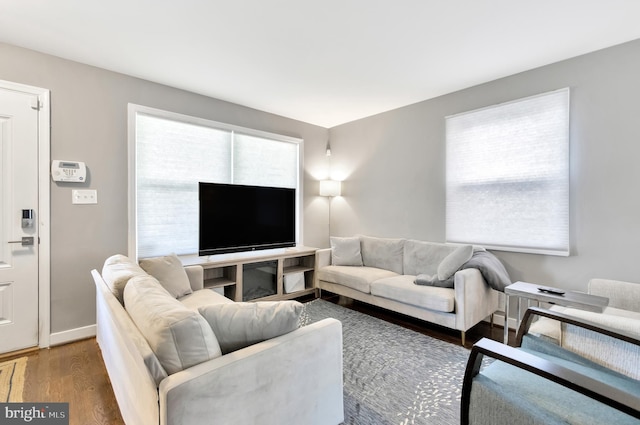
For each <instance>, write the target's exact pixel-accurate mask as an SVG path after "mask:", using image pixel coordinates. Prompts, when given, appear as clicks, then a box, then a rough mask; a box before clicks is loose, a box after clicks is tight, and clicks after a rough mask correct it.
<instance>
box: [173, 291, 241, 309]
mask: <svg viewBox="0 0 640 425" xmlns="http://www.w3.org/2000/svg"><path fill="white" fill-rule="evenodd" d="M178 301H180V302H181V303H182V305H184V306H185V307H187V308H189V309H191V310H196V311H197V310H198V309H199V308H200V307H203V306H205V305H209V304H228V303H232V302H233V301H232V300H230V299H229V298H227V297H225V296H224V295H222V294H219V293H217V292H215V291H214V290H212V289H201V290H199V291H193V292H192V293H190V294H189V295H185V296H184V297H181V298H179V299H178Z"/></svg>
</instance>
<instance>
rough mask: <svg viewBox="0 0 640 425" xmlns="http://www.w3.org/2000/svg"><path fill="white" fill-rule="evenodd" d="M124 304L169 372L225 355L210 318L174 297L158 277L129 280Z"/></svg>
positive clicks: (139, 277)
mask: <svg viewBox="0 0 640 425" xmlns="http://www.w3.org/2000/svg"><path fill="white" fill-rule="evenodd" d="M124 305H125V309H126V310H127V313H129V316H130V317H131V319H132V320H133V322H134V323H135V324H136V326H137V327H138V329H139V330H140V333H142V335H143V336H144V337H145V339H146V340H147V342H148V343H149V346H150V347H151V349H152V350H153V352H154V353H155V354H156V356H157V357H158V360H159V361H160V364H162V367H163V368H164V369H165V370H166V371H167V373H168V374H173V373H176V372H179V371H181V370H183V369H186V368H189V367H191V366H194V365H196V364H199V363H202V362H205V361H207V360H210V359H213V358H216V357H220V356H221V355H222V352H221V350H220V345H219V344H218V341H217V340H216V337H215V335H214V333H213V331H212V330H211V327H210V326H209V324H208V323H207V321H206V320H204V318H203V317H202V316H201V315H200V314H199V313H198V312H197V311H193V310H190V309H188V308H187V307H185V306H184V305H182V303H180V301H178V300H176V299H175V298H173V296H172V295H171V294H169V292H167V290H166V289H165V288H163V287H162V285H160V283H159V282H158V281H157V280H156V279H155V278H154V277H152V276H148V275H147V276H136V277H134V278H132V279H131V280H129V283H128V284H127V286H126V287H125V289H124Z"/></svg>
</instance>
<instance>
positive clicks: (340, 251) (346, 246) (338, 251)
mask: <svg viewBox="0 0 640 425" xmlns="http://www.w3.org/2000/svg"><path fill="white" fill-rule="evenodd" d="M330 240H331V265H333V266H360V267H361V266H362V254H361V253H360V238H359V237H357V236H354V237H350V238H339V237H337V236H331V238H330Z"/></svg>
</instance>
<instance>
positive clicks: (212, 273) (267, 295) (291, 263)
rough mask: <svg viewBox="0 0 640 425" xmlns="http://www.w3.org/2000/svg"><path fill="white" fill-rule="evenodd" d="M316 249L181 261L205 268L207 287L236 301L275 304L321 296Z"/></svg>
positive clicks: (271, 250) (221, 255) (234, 254)
mask: <svg viewBox="0 0 640 425" xmlns="http://www.w3.org/2000/svg"><path fill="white" fill-rule="evenodd" d="M316 250H317V249H316V248H310V247H304V246H300V247H295V248H282V249H270V250H264V251H252V252H241V253H232V254H219V255H210V256H204V257H199V256H195V255H194V256H182V257H180V260H181V261H182V264H184V265H185V266H190V265H201V266H202V267H203V269H204V286H205V288H210V289H214V290H218V291H219V292H224V295H225V296H226V297H228V298H231V299H232V300H234V301H275V300H288V299H293V298H297V297H301V296H303V295H310V294H317V293H316V288H315V287H314V286H313V282H314V275H315V271H316V265H315V254H316ZM245 275H246V276H245ZM287 280H289V282H285V281H287ZM291 282H293V284H292V283H291ZM287 283H288V284H287ZM287 289H289V290H287Z"/></svg>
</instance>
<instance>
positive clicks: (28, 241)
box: [8, 236, 34, 246]
mask: <svg viewBox="0 0 640 425" xmlns="http://www.w3.org/2000/svg"><path fill="white" fill-rule="evenodd" d="M33 239H34V238H33V236H23V237H22V239H21V240H19V241H9V242H8V243H19V244H22V246H30V245H33Z"/></svg>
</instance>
